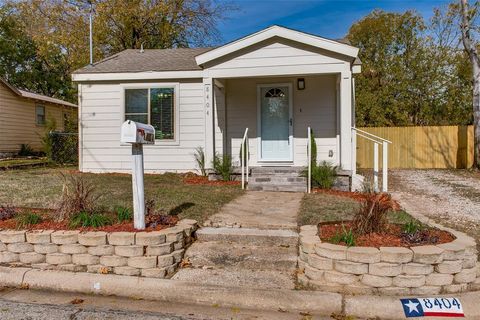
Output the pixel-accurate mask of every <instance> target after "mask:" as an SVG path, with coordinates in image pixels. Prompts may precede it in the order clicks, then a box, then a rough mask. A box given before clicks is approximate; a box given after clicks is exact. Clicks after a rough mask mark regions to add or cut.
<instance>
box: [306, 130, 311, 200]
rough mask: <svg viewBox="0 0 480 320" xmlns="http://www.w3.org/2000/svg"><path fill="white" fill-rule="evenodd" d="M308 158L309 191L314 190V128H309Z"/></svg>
mask: <svg viewBox="0 0 480 320" xmlns="http://www.w3.org/2000/svg"><path fill="white" fill-rule="evenodd" d="M307 139H308V142H307V143H308V147H307V158H308V176H307V192H308V193H311V192H312V129H311V128H310V127H308V128H307Z"/></svg>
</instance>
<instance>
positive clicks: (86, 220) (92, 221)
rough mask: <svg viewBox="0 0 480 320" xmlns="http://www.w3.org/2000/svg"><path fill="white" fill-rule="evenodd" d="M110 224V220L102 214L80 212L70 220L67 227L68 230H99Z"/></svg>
mask: <svg viewBox="0 0 480 320" xmlns="http://www.w3.org/2000/svg"><path fill="white" fill-rule="evenodd" d="M110 224H112V219H110V217H108V216H106V215H104V214H101V213H90V212H86V211H81V212H79V213H77V214H75V215H73V216H72V217H71V218H70V223H69V226H70V228H78V227H92V228H99V227H103V226H106V225H110Z"/></svg>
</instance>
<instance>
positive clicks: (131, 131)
mask: <svg viewBox="0 0 480 320" xmlns="http://www.w3.org/2000/svg"><path fill="white" fill-rule="evenodd" d="M120 141H121V142H123V143H140V144H155V129H154V128H153V126H151V125H149V124H144V123H140V122H135V121H132V120H127V121H125V122H124V123H123V124H122V136H121V139H120Z"/></svg>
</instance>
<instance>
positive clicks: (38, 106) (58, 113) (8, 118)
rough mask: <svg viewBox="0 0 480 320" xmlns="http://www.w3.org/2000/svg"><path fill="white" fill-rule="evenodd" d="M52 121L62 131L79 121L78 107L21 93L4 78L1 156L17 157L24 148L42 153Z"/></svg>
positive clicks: (0, 110)
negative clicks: (43, 140)
mask: <svg viewBox="0 0 480 320" xmlns="http://www.w3.org/2000/svg"><path fill="white" fill-rule="evenodd" d="M49 119H55V123H56V125H57V130H59V131H62V130H63V128H64V124H65V122H66V121H77V120H76V119H77V106H76V105H75V104H73V103H70V102H66V101H63V100H59V99H55V98H51V97H47V96H43V95H40V94H36V93H32V92H27V91H24V90H20V89H18V88H15V87H14V86H12V85H11V84H9V83H8V82H7V81H5V80H4V79H2V78H0V155H10V154H16V153H17V152H18V151H19V150H20V146H21V145H22V144H28V145H29V146H30V147H31V148H32V149H33V150H34V151H42V150H43V145H42V137H43V136H44V135H45V130H46V126H45V125H46V122H47V121H48V120H49Z"/></svg>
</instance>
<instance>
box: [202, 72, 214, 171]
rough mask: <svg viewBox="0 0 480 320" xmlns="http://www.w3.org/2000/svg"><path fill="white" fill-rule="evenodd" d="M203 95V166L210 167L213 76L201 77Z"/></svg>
mask: <svg viewBox="0 0 480 320" xmlns="http://www.w3.org/2000/svg"><path fill="white" fill-rule="evenodd" d="M203 96H204V99H203V100H204V105H205V148H204V149H205V162H206V164H205V166H206V167H207V168H211V165H212V160H213V156H214V150H215V145H214V139H215V137H214V133H213V115H214V112H213V104H214V101H213V96H214V94H213V78H203Z"/></svg>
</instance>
